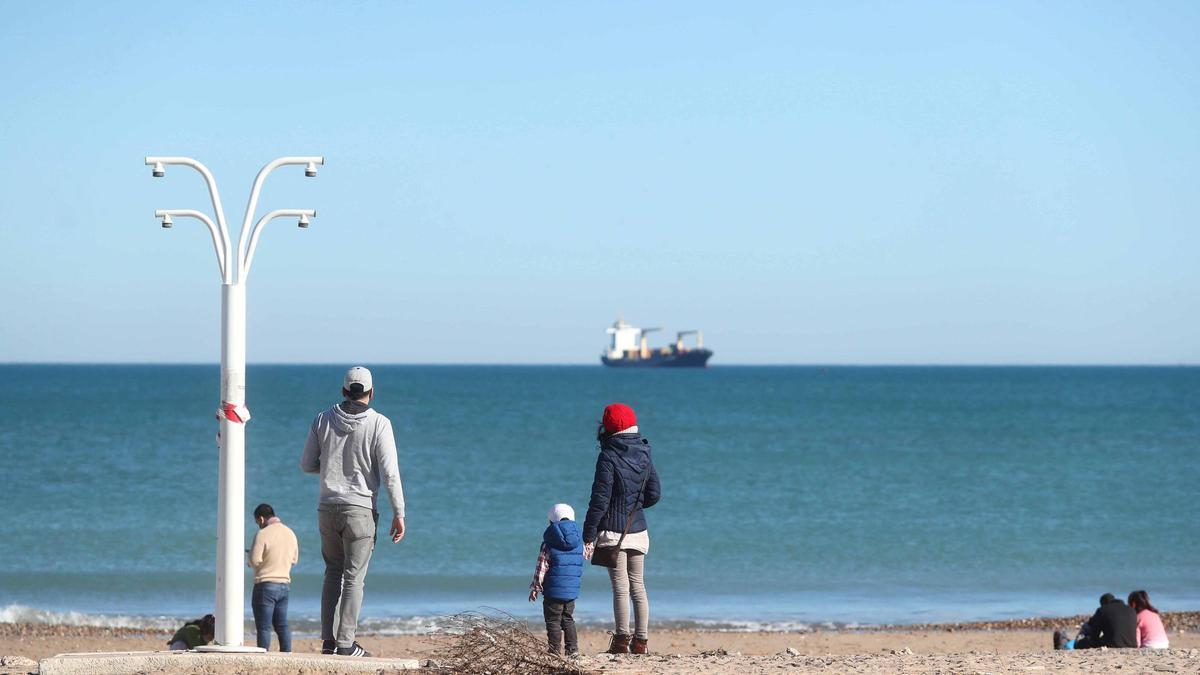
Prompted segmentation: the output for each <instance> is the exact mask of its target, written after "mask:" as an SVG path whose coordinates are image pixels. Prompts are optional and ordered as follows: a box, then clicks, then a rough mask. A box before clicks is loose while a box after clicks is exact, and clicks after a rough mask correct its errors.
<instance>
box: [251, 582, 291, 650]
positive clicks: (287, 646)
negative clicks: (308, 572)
mask: <svg viewBox="0 0 1200 675" xmlns="http://www.w3.org/2000/svg"><path fill="white" fill-rule="evenodd" d="M288 588H289V585H288V584H280V583H276V582H273V581H261V582H259V583H257V584H254V592H253V593H252V594H251V596H250V607H251V608H252V609H253V610H254V630H255V632H257V633H258V646H259V647H262V648H263V649H270V648H271V628H274V629H275V632H276V633H278V634H279V651H281V652H290V651H292V630H291V629H290V628H288V622H287V605H288Z"/></svg>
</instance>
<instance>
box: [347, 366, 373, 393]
mask: <svg viewBox="0 0 1200 675" xmlns="http://www.w3.org/2000/svg"><path fill="white" fill-rule="evenodd" d="M354 385H358V388H357V389H355V387H354ZM373 386H374V385H373V384H372V383H371V371H369V370H367V369H366V368H363V367H362V366H354V367H353V368H351V369H350V370H347V371H346V380H345V382H343V383H342V389H345V390H346V391H348V392H350V393H351V394H365V393H367V392H368V391H371V389H372V387H373Z"/></svg>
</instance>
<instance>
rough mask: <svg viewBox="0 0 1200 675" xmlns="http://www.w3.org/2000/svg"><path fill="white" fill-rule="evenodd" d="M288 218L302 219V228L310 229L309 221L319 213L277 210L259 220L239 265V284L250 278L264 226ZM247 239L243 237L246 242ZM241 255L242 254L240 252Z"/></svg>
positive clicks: (305, 210) (251, 233)
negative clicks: (277, 219) (255, 252)
mask: <svg viewBox="0 0 1200 675" xmlns="http://www.w3.org/2000/svg"><path fill="white" fill-rule="evenodd" d="M288 216H293V217H296V216H298V217H300V218H301V220H300V227H308V219H309V218H316V217H317V212H316V211H314V210H312V209H276V210H274V211H271V212H270V213H268V214H267V215H265V216H263V217H262V218H259V219H258V222H257V223H255V224H254V227H253V228H252V229H251V230H250V244H249V246H248V248H247V249H246V255H245V257H244V258H241V259H240V260H239V263H238V268H239V269H241V274H240V275H239V278H238V283H240V284H244V283H246V280H247V279H249V278H250V266H251V265H253V264H254V251H255V249H257V248H258V238H259V237H260V236H262V230H263V226H264V225H266V224H267V223H268V222H270V221H272V220H275V219H276V218H286V217H288ZM245 240H246V237H245V236H243V237H242V241H245ZM238 253H239V255H240V254H241V252H240V251H239V252H238Z"/></svg>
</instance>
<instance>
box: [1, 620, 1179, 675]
mask: <svg viewBox="0 0 1200 675" xmlns="http://www.w3.org/2000/svg"><path fill="white" fill-rule="evenodd" d="M1168 617H1169V618H1174V619H1175V620H1174V621H1168V622H1167V623H1168V626H1169V629H1170V630H1171V645H1172V649H1170V650H1166V651H1154V650H1105V651H1103V652H1101V651H1087V652H1085V651H1080V652H1055V651H1053V650H1052V649H1051V636H1050V632H1049V629H1048V627H1049V626H1061V627H1067V626H1069V625H1071V622H1073V621H1076V619H1077V617H1071V618H1064V619H1037V620H1027V621H1024V622H1021V621H1017V622H999V623H992V624H955V625H935V626H921V627H916V628H914V627H883V628H880V629H873V630H862V631H819V632H810V633H728V632H714V631H657V632H654V633H652V635H651V641H650V647H651V650H652V651H653V652H654V653H653V654H652V655H650V656H636V657H634V656H611V657H610V656H608V655H600V654H599V653H600V652H601V651H602V650H603V649H604V648H605V647H606V646H607V643H608V637H607V635H606V634H605V633H603V632H600V631H584V632H582V633H581V635H580V646H581V650H582V651H583V653H584V654H585V656H584V657H582V658H581V659H580V660H579V661H578V665H579V666H580V667H581V668H582V669H583V670H586V671H590V672H598V673H711V674H713V675H733V674H734V673H782V672H797V673H808V672H813V673H817V672H819V673H966V674H968V675H970V674H973V673H1031V672H1053V673H1085V672H1087V673H1092V672H1113V673H1118V672H1119V673H1159V672H1162V673H1173V672H1174V673H1200V630H1197V625H1196V624H1197V615H1195V614H1178V615H1175V616H1174V617H1171V615H1168ZM1181 629H1182V630H1181ZM166 638H167V635H166V634H165V633H163V634H159V633H153V634H145V633H139V632H137V631H134V630H128V629H106V628H89V627H80V626H47V625H39V624H0V655H12V656H21V657H25V658H27V659H34V660H36V659H41V658H45V657H47V656H52V655H55V654H60V653H67V652H90V651H135V650H155V649H162V648H163V647H164V642H165V640H166ZM361 641H362V643H363V645H364V646H365V647H367V648H368V649H370V650H372V651H373V652H374V653H375V654H377V655H379V656H398V657H399V656H403V657H414V658H421V659H429V658H435V659H436V658H437V653H436V646H435V644H434V642H433V640H432V639H431V638H429V637H424V636H381V635H363V636H361ZM294 648H295V649H296V651H304V652H318V651H320V641H318V640H314V639H299V640H296V641H295V645H294ZM789 648H790V649H791V650H792V651H791V652H789V651H788V650H789ZM793 652H794V653H793ZM23 663H24V664H25V665H23V666H22V665H15V667H12V668H9V667H7V666H4V665H0V673H27V672H30V668H29V666H28V662H23ZM194 672H204V673H214V674H215V675H225V674H224V673H222V672H221V671H220V670H210V669H204V670H200V671H194ZM289 673H291V674H292V675H306V674H304V673H298V672H297V671H295V670H291V671H289Z"/></svg>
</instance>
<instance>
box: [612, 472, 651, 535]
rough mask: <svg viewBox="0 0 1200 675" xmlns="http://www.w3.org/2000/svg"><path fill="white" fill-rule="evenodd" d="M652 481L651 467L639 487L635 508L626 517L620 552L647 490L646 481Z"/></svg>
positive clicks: (634, 501)
mask: <svg viewBox="0 0 1200 675" xmlns="http://www.w3.org/2000/svg"><path fill="white" fill-rule="evenodd" d="M648 480H650V467H646V475H645V476H642V484H641V486H639V487H638V493H637V497H636V498H634V500H633V508H632V509H630V510H629V515H628V516H625V531H624V532H622V533H621V538H620V539H618V540H617V549H618V550H620V548H621V544H624V543H625V535H627V534H629V526H630V524H632V523H633V514H635V513H637V510H638V506H639V505H640V504H641V501H642V495H643V494H644V492H645V490H646V481H648Z"/></svg>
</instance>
